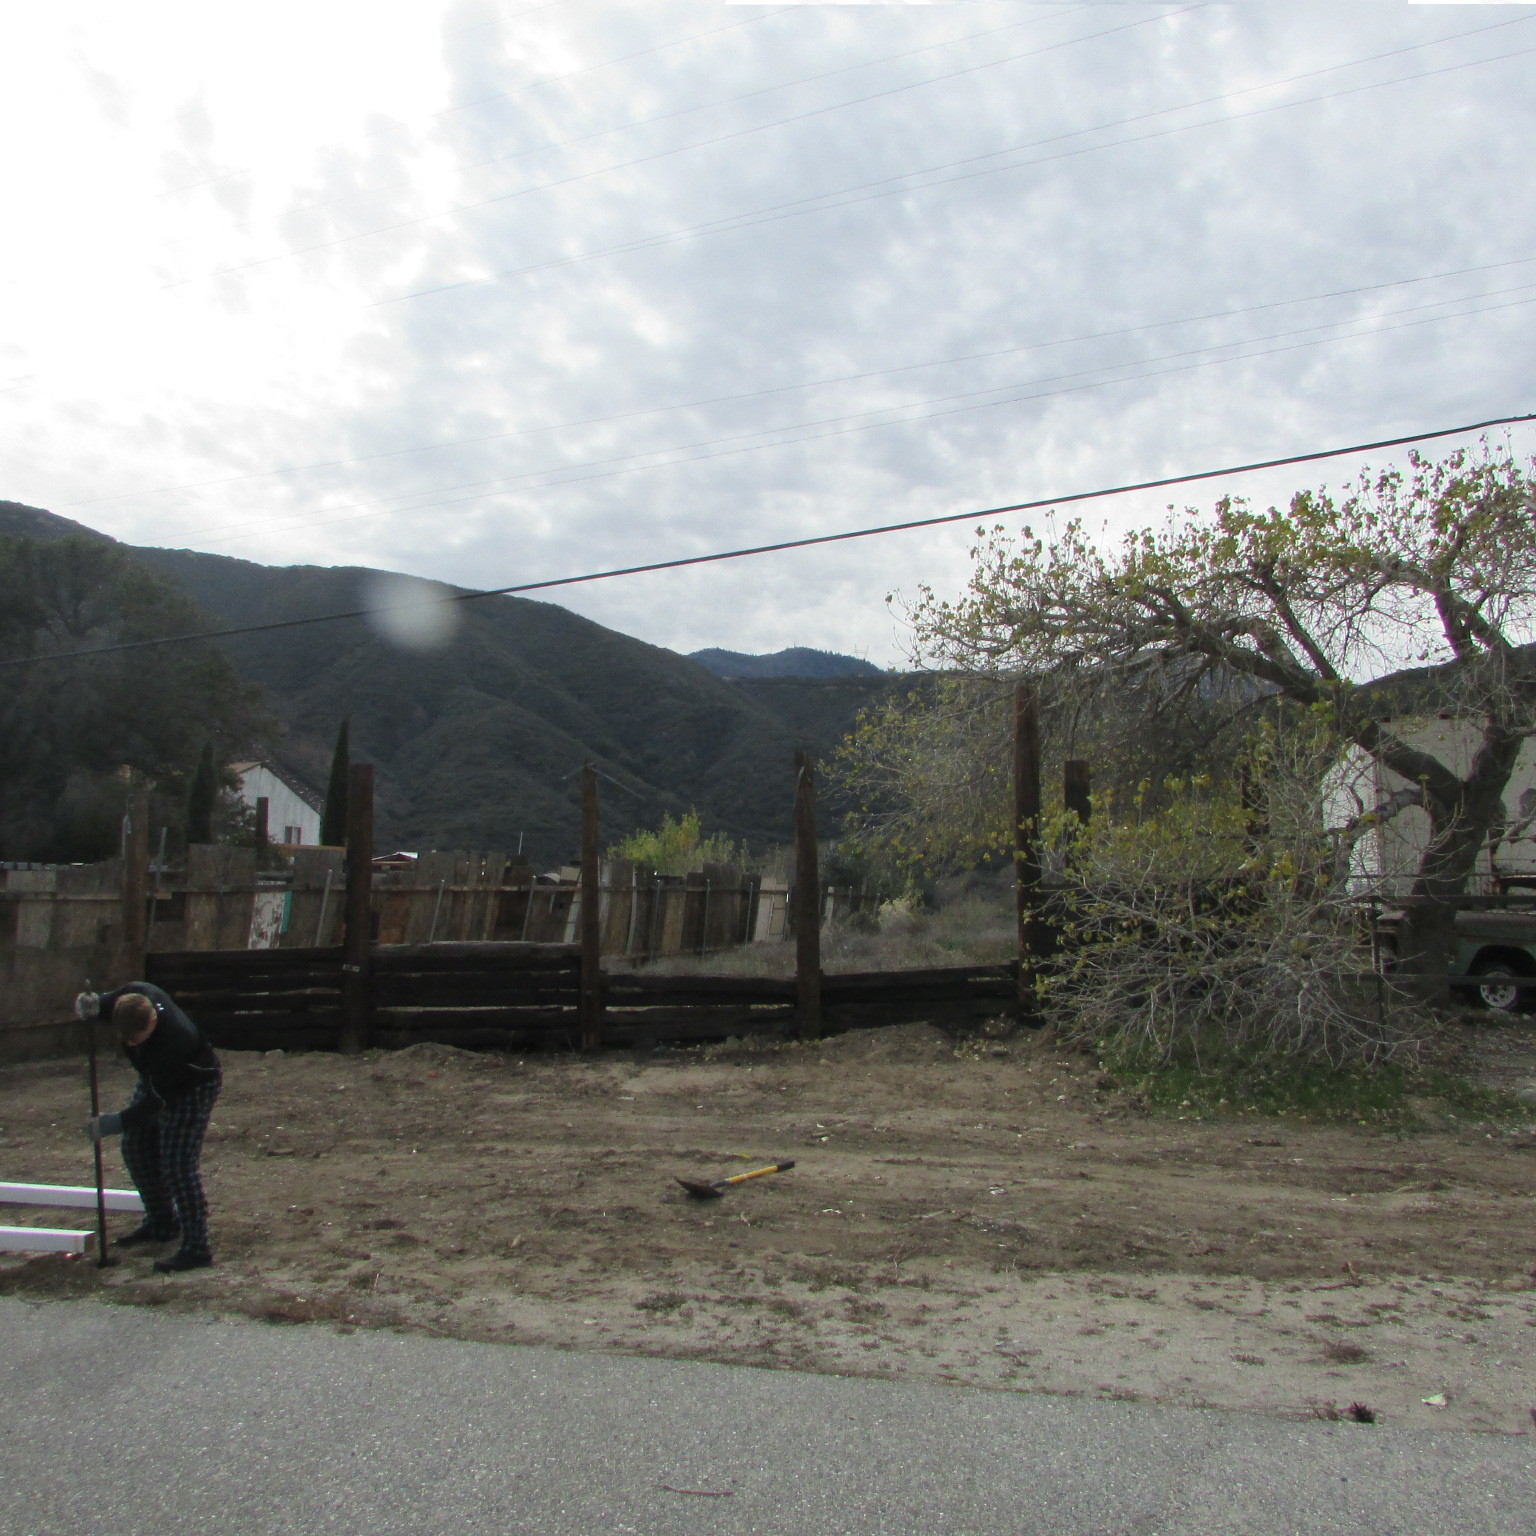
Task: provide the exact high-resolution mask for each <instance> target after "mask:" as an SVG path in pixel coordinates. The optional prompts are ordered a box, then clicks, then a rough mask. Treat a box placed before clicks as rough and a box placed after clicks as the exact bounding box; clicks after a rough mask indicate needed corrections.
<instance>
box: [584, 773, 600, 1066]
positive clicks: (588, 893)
mask: <svg viewBox="0 0 1536 1536" xmlns="http://www.w3.org/2000/svg"><path fill="white" fill-rule="evenodd" d="M597 845H598V807H597V770H596V769H595V768H594V767H593V766H592V764H591V763H588V764H587V765H586V767H584V768H583V769H582V770H581V934H580V939H581V1000H580V1005H579V1007H580V1015H581V1025H580V1027H581V1048H582V1050H584V1051H595V1050H597V1049H598V1048H599V1047H600V1046H601V1045H602V1043H603V959H602V943H603V927H602V900H603V893H602V890H601V889H600V887H599V882H598V873H599V870H598V860H597Z"/></svg>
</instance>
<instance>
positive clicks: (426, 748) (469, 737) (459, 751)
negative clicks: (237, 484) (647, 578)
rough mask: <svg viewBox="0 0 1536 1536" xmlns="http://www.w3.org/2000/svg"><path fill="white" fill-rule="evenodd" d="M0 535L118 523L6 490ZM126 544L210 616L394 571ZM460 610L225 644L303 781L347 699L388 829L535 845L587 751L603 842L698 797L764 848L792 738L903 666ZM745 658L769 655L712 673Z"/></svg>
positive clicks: (773, 835)
mask: <svg viewBox="0 0 1536 1536" xmlns="http://www.w3.org/2000/svg"><path fill="white" fill-rule="evenodd" d="M0 534H11V535H19V536H26V537H31V538H43V539H56V538H60V537H64V536H66V535H71V534H73V535H76V536H80V537H87V538H106V537H107V535H105V534H101V533H99V532H97V531H96V530H93V529H90V528H88V527H86V526H84V525H83V524H80V523H76V522H73V521H71V520H70V519H68V518H62V517H58V516H57V515H55V514H53V513H50V512H46V511H43V510H42V509H40V508H35V507H27V506H23V505H21V504H20V503H16V502H0ZM125 547H127V548H128V549H129V551H130V552H131V553H132V555H133V556H134V557H135V558H136V559H138V560H140V561H141V562H143V564H145V565H146V566H148V567H149V568H151V569H152V570H154V571H156V572H157V573H159V574H160V575H161V576H163V577H166V578H168V579H169V580H171V581H173V582H175V583H176V584H177V585H178V586H179V587H181V588H182V589H183V590H184V591H185V592H186V593H187V594H188V595H189V596H191V597H192V598H193V599H194V601H196V602H197V604H198V605H199V606H200V607H201V608H202V610H203V611H204V613H205V614H207V615H209V616H210V619H211V627H215V628H219V629H224V628H238V627H241V626H244V625H254V624H268V623H274V622H276V623H282V622H286V621H292V620H295V619H304V618H309V617H311V616H315V615H321V614H329V613H355V612H357V611H358V610H360V609H367V608H368V607H370V606H371V605H372V604H373V603H375V602H376V601H377V599H376V596H375V594H376V593H377V591H378V589H379V584H380V582H381V580H385V581H387V580H388V579H389V578H387V577H386V576H384V574H383V573H380V572H377V571H373V570H369V569H367V568H364V567H329V568H328V567H319V566H282V567H276V566H266V565H259V564H256V563H254V562H252V561H247V560H237V559H232V558H230V557H228V556H224V555H209V554H201V553H198V552H196V551H192V550H177V549H160V548H154V547H147V546H125ZM442 590H445V591H447V592H451V591H453V590H454V589H442ZM448 609H449V610H450V611H451V612H453V613H455V614H456V617H457V620H458V622H457V626H456V629H455V630H454V632H453V634H452V635H451V637H450V638H448V639H446V640H445V641H444V642H443V643H442V644H441V645H440V646H438V647H437V648H434V649H420V650H415V649H410V648H407V647H403V646H401V645H398V644H393V643H391V642H390V641H388V640H386V639H384V638H383V637H382V636H381V634H380V633H379V631H378V630H377V629H376V628H375V626H374V624H373V623H371V622H370V621H369V620H368V619H366V618H359V617H353V618H346V619H339V620H335V621H333V622H328V623H322V624H310V625H302V626H299V627H294V628H288V629H278V630H269V631H267V632H265V633H261V634H252V635H241V636H232V637H229V638H226V639H224V640H222V641H221V642H220V643H221V644H222V646H223V647H224V649H225V651H226V653H227V654H228V656H229V657H230V659H231V661H232V662H233V663H234V665H235V667H236V668H237V669H238V671H239V672H240V673H241V674H242V676H244V677H245V678H247V679H248V680H250V681H252V682H255V683H258V684H259V685H260V686H261V687H262V689H263V690H264V692H265V695H266V700H267V705H268V708H269V710H270V711H271V712H272V714H273V715H274V716H275V717H276V718H277V719H278V720H279V721H280V722H281V726H282V733H281V735H280V737H279V738H278V739H277V740H275V741H274V742H272V743H271V744H270V749H269V753H270V756H271V757H272V758H273V759H274V761H275V762H276V763H277V764H278V765H279V766H283V767H286V768H288V769H289V770H290V771H291V772H293V773H295V774H296V775H297V776H299V777H300V778H302V779H304V780H306V781H308V783H310V784H311V785H314V786H320V785H323V784H324V782H325V777H326V773H327V770H328V767H329V762H330V755H331V750H332V747H333V744H334V741H335V737H336V731H337V727H338V725H339V723H340V721H341V720H342V718H343V717H345V716H350V717H351V721H352V726H351V744H352V755H353V759H354V760H355V761H359V760H366V761H371V762H373V763H374V764H375V769H376V806H377V809H376V815H377V832H376V842H377V845H378V846H379V847H381V848H383V847H399V848H412V849H419V848H463V847H478V848H497V847H499V848H515V847H516V846H517V845H518V842H519V838H521V839H522V842H523V846H524V850H525V852H526V853H527V854H528V855H529V857H530V858H531V859H532V860H533V861H534V862H535V863H536V864H549V863H559V862H567V861H569V860H570V859H571V858H572V857H573V856H574V854H575V851H576V847H577V840H578V833H579V826H580V812H579V803H578V797H579V785H578V777H579V770H580V768H581V766H582V764H583V763H584V762H587V761H592V762H594V763H595V764H596V765H597V767H598V769H599V771H600V773H601V774H602V775H603V778H602V780H600V796H601V799H602V801H603V823H604V840H605V841H611V840H613V839H614V838H616V837H618V836H620V835H622V834H623V833H625V832H628V831H630V830H633V829H635V828H637V827H644V826H654V825H656V824H657V823H659V821H660V819H661V817H662V816H663V815H664V814H667V813H670V814H673V815H676V814H678V813H680V812H683V811H686V810H688V809H690V808H691V809H695V810H697V811H698V812H699V814H700V817H701V818H702V821H703V825H704V829H705V831H706V832H717V831H718V832H724V833H726V834H728V835H729V836H731V837H732V838H734V839H736V840H737V841H740V842H744V843H746V844H748V845H749V846H752V847H754V848H761V847H763V846H765V845H769V844H773V843H779V842H783V841H786V840H787V839H788V838H789V837H790V834H791V810H792V804H793V795H794V770H793V759H794V753H795V751H796V750H797V749H799V748H807V749H809V750H811V751H812V752H814V753H815V754H816V755H817V756H818V757H822V758H825V757H826V756H827V755H829V754H830V753H831V752H832V751H833V750H834V749H835V747H836V745H837V743H838V742H839V741H840V740H841V739H842V738H843V736H845V735H846V734H847V732H848V731H849V730H850V729H851V728H852V726H853V724H854V722H855V720H856V718H857V715H858V713H859V711H860V710H861V709H863V708H865V707H867V706H869V705H872V704H874V703H877V702H878V701H879V700H880V699H882V698H883V697H885V696H886V695H887V694H888V693H889V692H890V691H892V690H893V689H895V688H897V687H900V686H903V683H904V680H903V679H902V678H901V677H900V676H899V675H898V674H893V673H882V672H880V671H879V670H878V669H877V668H874V667H872V666H870V665H869V664H868V663H865V662H859V661H858V660H857V659H856V658H853V657H835V656H832V655H831V654H830V653H827V652H818V651H808V650H804V649H794V650H790V651H786V652H780V653H779V654H778V656H776V657H767V658H764V657H742V656H740V655H739V653H734V652H708V653H705V657H707V658H708V660H707V661H706V660H705V659H702V658H690V657H687V656H681V655H679V654H677V653H676V652H674V651H669V650H666V649H664V648H663V647H660V646H655V645H649V644H646V643H645V642H644V641H641V640H636V639H634V638H632V637H630V636H628V635H623V634H619V633H617V632H616V631H614V630H611V629H606V628H604V627H603V626H602V625H600V624H596V623H593V622H592V621H591V620H589V619H584V618H581V617H579V616H578V615H576V614H574V613H571V612H569V611H568V610H566V609H564V608H560V607H558V606H556V605H555V604H552V603H542V602H533V601H529V600H527V599H525V598H514V597H493V598H486V599H482V600H478V601H474V602H466V603H452V604H449V605H448ZM800 656H805V657H808V658H810V662H809V663H807V664H808V665H813V666H814V667H816V668H817V669H818V670H816V671H815V672H813V673H811V675H809V676H789V675H784V674H783V672H782V671H781V670H780V669H781V668H782V667H783V666H785V665H788V666H791V667H792V666H794V665H795V662H794V661H793V660H789V661H788V662H787V663H786V660H785V658H797V657H800ZM721 657H725V658H728V660H727V661H725V662H721V661H720V659H719V658H721ZM742 662H744V663H767V664H769V665H768V666H767V667H765V668H763V669H761V670H759V671H758V672H757V674H756V675H752V674H751V669H750V668H746V669H744V670H743V671H742V672H734V673H732V675H729V676H721V675H718V674H719V671H720V670H721V668H722V667H734V666H736V665H738V664H739V663H742ZM822 811H823V817H822V820H823V829H824V831H826V832H830V831H832V830H833V828H834V826H835V822H836V818H837V807H836V805H835V803H833V802H832V801H831V800H830V799H826V798H824V799H823V802H822Z"/></svg>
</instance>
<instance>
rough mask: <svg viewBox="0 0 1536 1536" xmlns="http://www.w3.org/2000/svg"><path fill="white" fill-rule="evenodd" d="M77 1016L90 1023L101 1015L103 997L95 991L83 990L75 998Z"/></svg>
mask: <svg viewBox="0 0 1536 1536" xmlns="http://www.w3.org/2000/svg"><path fill="white" fill-rule="evenodd" d="M75 1017H76V1018H77V1019H84V1020H85V1021H86V1022H87V1023H89V1022H90V1021H91V1020H92V1019H99V1018H100V1017H101V998H100V996H99V995H98V994H97V993H95V992H82V993H81V994H80V995H79V997H77V998H76V999H75Z"/></svg>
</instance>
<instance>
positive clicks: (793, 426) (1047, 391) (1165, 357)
mask: <svg viewBox="0 0 1536 1536" xmlns="http://www.w3.org/2000/svg"><path fill="white" fill-rule="evenodd" d="M1532 287H1536V284H1531V283H1523V284H1520V285H1519V286H1517V287H1513V288H1506V289H1497V290H1495V291H1494V293H1491V294H1481V295H1477V296H1476V297H1479V298H1495V297H1498V296H1500V295H1502V294H1505V293H1528V292H1529V291H1530V290H1531V288H1532ZM1462 302H1465V301H1463V300H1459V299H1439V300H1436V301H1434V302H1433V303H1430V304H1417V305H1412V306H1410V307H1409V308H1407V309H1401V310H1394V311H1390V312H1389V314H1392V315H1404V314H1409V315H1412V314H1417V313H1418V312H1419V311H1420V310H1423V309H1434V308H1438V307H1440V306H1442V305H1445V304H1456V303H1462ZM1533 302H1536V300H1533V299H1529V298H1525V299H1512V300H1509V301H1508V302H1506V303H1503V304H1485V305H1483V306H1482V307H1481V308H1479V309H1468V310H1461V311H1456V312H1453V313H1451V314H1445V315H1430V316H1426V317H1422V318H1419V319H1413V320H1399V321H1398V322H1397V323H1396V324H1393V325H1377V326H1374V327H1372V328H1371V329H1370V330H1365V331H1355V332H1351V333H1349V334H1346V335H1343V336H1323V337H1317V338H1315V339H1314V340H1311V341H1300V342H1290V344H1289V345H1286V346H1278V347H1261V346H1259V345H1258V344H1259V343H1262V342H1266V341H1289V339H1290V338H1291V337H1293V336H1304V335H1308V334H1309V333H1311V332H1313V331H1320V330H1331V329H1334V328H1335V327H1337V326H1340V325H1348V324H1350V323H1351V321H1350V320H1335V321H1330V322H1328V323H1326V324H1324V325H1314V326H1302V327H1299V328H1297V329H1295V330H1290V331H1277V332H1272V333H1271V334H1270V335H1268V336H1254V337H1247V338H1244V339H1242V340H1239V341H1226V342H1216V343H1213V344H1212V345H1210V346H1206V347H1193V348H1190V349H1188V350H1186V351H1182V352H1168V353H1164V354H1162V356H1160V357H1154V358H1143V359H1137V360H1133V361H1132V362H1128V363H1105V364H1102V365H1100V366H1099V367H1098V368H1091V369H1081V370H1079V371H1077V372H1075V373H1067V374H1058V375H1056V376H1054V377H1053V378H1046V379H1032V380H1028V381H1025V383H1026V385H1027V387H1026V388H1025V392H1024V393H1022V394H1003V392H1004V391H1006V390H1014V389H1018V388H1020V384H1019V383H1017V382H1016V383H1014V384H997V385H992V386H990V387H989V388H987V389H980V390H971V391H968V392H966V393H963V394H958V395H945V396H941V397H938V398H935V399H929V400H917V401H911V402H909V403H907V404H905V405H892V406H883V407H880V408H878V409H876V410H873V411H862V412H856V413H854V414H851V415H847V416H830V417H825V418H822V419H821V420H814V421H801V422H791V423H789V424H787V425H785V426H782V427H766V428H761V429H759V430H757V431H754V432H744V433H736V434H734V435H733V436H729V437H717V438H708V439H705V440H704V441H701V442H694V443H682V444H674V445H673V446H671V447H665V448H652V449H647V450H645V451H643V452H641V453H631V454H621V455H619V456H618V457H616V458H612V459H597V460H588V461H587V462H586V463H584V464H555V465H550V466H548V467H546V468H543V469H535V470H527V471H525V472H524V473H523V474H520V475H512V476H504V477H501V478H499V479H495V480H480V481H461V482H460V483H459V484H457V485H450V486H443V487H441V488H440V489H439V490H438V491H429V492H426V493H424V494H427V495H432V496H441V495H442V493H443V492H444V491H461V490H469V491H474V492H475V493H476V494H475V495H472V496H456V497H453V498H451V499H449V500H436V501H425V502H420V501H419V502H415V503H413V504H412V505H409V506H395V507H391V506H389V505H388V503H390V502H406V501H409V500H410V498H411V497H412V496H415V495H420V494H423V493H421V492H405V493H402V494H401V495H397V496H383V497H378V498H375V499H374V500H373V501H371V502H367V501H365V502H353V503H351V504H350V506H348V505H343V506H340V507H334V508H331V509H330V510H332V511H339V512H346V511H351V513H352V515H351V516H348V517H326V518H323V519H321V520H319V521H313V522H304V521H298V522H294V521H289V520H283V519H276V520H271V521H268V522H266V523H257V524H253V523H249V522H247V523H240V524H229V525H227V527H228V528H230V529H236V530H238V532H233V533H229V534H228V536H227V537H225V538H223V539H219V538H214V537H212V535H215V534H220V533H224V532H225V529H221V528H213V529H209V530H206V531H205V533H204V534H203V540H204V542H206V543H227V542H230V540H231V539H234V538H241V537H245V536H247V535H248V534H250V533H253V532H273V531H281V532H295V531H303V532H307V531H309V530H311V529H315V528H328V527H332V526H334V525H335V524H337V523H350V522H359V521H361V520H362V519H364V518H368V517H381V516H390V515H392V514H395V513H400V512H407V513H411V512H425V511H433V510H436V509H437V508H440V507H447V506H454V505H457V504H459V503H462V502H466V501H477V500H479V499H480V498H481V497H482V496H488V495H503V494H509V493H511V492H512V491H513V490H515V489H518V488H520V487H519V482H526V481H529V480H535V479H538V478H539V477H540V476H544V475H552V476H553V475H563V476H565V478H563V479H551V480H548V481H546V482H545V483H544V484H543V485H540V486H533V487H526V488H527V489H534V490H548V489H552V488H554V487H557V486H566V485H579V484H581V483H583V482H585V481H588V480H605V479H611V478H613V477H616V476H618V475H629V474H637V473H640V472H642V471H645V470H652V469H667V468H672V467H674V466H677V465H681V464H700V463H705V462H707V461H708V460H711V459H719V458H733V457H736V456H737V455H740V454H744V453H760V452H764V451H766V450H768V449H771V448H791V447H796V446H799V445H800V444H802V443H813V442H823V441H825V440H826V439H828V438H832V437H846V436H850V435H852V434H854V433H857V432H871V431H876V430H879V429H881V428H884V427H900V426H907V425H910V424H912V423H915V422H921V421H932V420H934V419H935V418H937V417H941V416H955V415H960V414H962V413H964V412H967V411H979V410H992V409H995V408H996V407H998V406H1003V405H1015V404H1018V403H1019V402H1021V401H1025V400H1040V399H1046V398H1050V397H1054V396H1059V395H1067V394H1074V393H1077V392H1079V391H1081V390H1086V389H1103V388H1106V387H1108V386H1109V385H1112V384H1130V383H1136V382H1138V381H1140V380H1142V379H1148V378H1163V377H1166V376H1167V375H1169V374H1173V373H1188V372H1191V371H1193V370H1195V369H1199V368H1209V367H1215V366H1219V365H1221V364H1223V363H1233V362H1246V361H1249V360H1251V359H1253V358H1257V357H1272V356H1274V355H1276V354H1278V353H1281V352H1294V351H1298V350H1301V349H1303V348H1306V347H1315V346H1331V345H1333V344H1334V343H1336V342H1340V341H1357V340H1363V339H1365V338H1367V337H1371V336H1378V335H1383V334H1386V333H1388V332H1391V331H1395V330H1404V329H1407V328H1410V327H1413V326H1419V325H1433V324H1437V323H1439V322H1440V321H1442V320H1462V319H1470V318H1472V317H1474V316H1477V315H1482V314H1489V313H1492V312H1494V311H1497V310H1502V309H1512V308H1517V307H1520V306H1523V305H1526V304H1530V303H1533ZM1234 347H1248V348H1251V349H1256V350H1249V351H1246V352H1238V353H1235V354H1234V355H1233V356H1230V357H1202V354H1203V353H1207V352H1220V351H1226V350H1228V349H1231V348H1234ZM1191 357H1193V358H1196V359H1199V360H1198V361H1195V362H1186V361H1184V359H1187V358H1191ZM1148 363H1166V364H1170V365H1171V366H1168V367H1148V366H1146V365H1147V364H1148ZM1129 368H1137V369H1138V370H1139V371H1137V372H1132V373H1123V372H1122V376H1121V377H1118V378H1107V379H1094V380H1091V382H1088V383H1081V384H1068V383H1065V382H1064V381H1066V380H1069V379H1082V378H1084V377H1086V376H1089V375H1092V374H1095V373H1104V372H1106V371H1116V370H1122V371H1123V370H1125V369H1129ZM1037 385H1060V386H1061V387H1059V388H1043V389H1042V388H1037V387H1035V386H1037ZM992 394H1003V398H1002V399H1000V400H984V401H979V402H976V403H974V404H955V403H954V402H956V401H970V400H973V399H974V397H975V396H976V395H992ZM924 406H935V407H943V409H934V410H922V409H921V408H922V407H924ZM914 410H916V411H919V414H917V415H907V416H901V417H897V418H896V419H894V420H891V421H866V420H863V419H862V418H863V417H867V416H881V415H888V414H889V413H891V412H893V411H914ZM847 422H854V423H856V424H855V425H852V426H848V425H844V423H847ZM819 427H826V428H830V429H831V430H829V431H814V430H812V431H808V430H807V429H813V428H819ZM785 432H800V433H802V434H803V435H802V436H799V437H787V438H784V439H783V440H782V441H779V442H747V443H746V446H739V447H727V446H725V445H727V444H740V443H742V442H743V440H744V439H750V438H754V437H764V436H767V435H768V434H770V433H785ZM701 448H702V449H709V448H715V449H719V452H716V453H695V452H692V451H691V450H694V449H701ZM684 453H686V454H688V455H689V456H688V457H686V458H670V459H669V458H658V459H657V461H656V462H655V463H652V464H643V463H642V464H633V463H629V461H630V460H632V459H643V458H650V457H654V456H656V455H659V454H684ZM615 465H624V466H626V467H624V468H614V467H612V466H615ZM583 469H585V470H593V471H595V473H592V474H572V473H570V471H573V470H583ZM368 506H372V507H375V508H376V510H374V511H371V512H361V511H356V510H354V509H356V508H358V507H368ZM300 515H301V516H302V514H300Z"/></svg>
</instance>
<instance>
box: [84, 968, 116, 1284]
mask: <svg viewBox="0 0 1536 1536" xmlns="http://www.w3.org/2000/svg"><path fill="white" fill-rule="evenodd" d="M85 990H86V991H87V992H89V991H90V990H91V984H90V982H89V981H87V982H86V984H85ZM97 1024H98V1020H96V1019H89V1020H87V1021H86V1026H85V1030H86V1035H85V1038H86V1050H87V1051H88V1052H89V1055H90V1061H91V1119H93V1120H94V1119H95V1118H96V1117H97V1115H99V1114H100V1113H101V1084H100V1081H99V1078H98V1075H97V1071H96V1028H97ZM93 1150H94V1153H95V1159H96V1268H97V1269H106V1268H108V1267H109V1266H110V1265H111V1264H112V1262H113V1261H112V1259H111V1258H109V1257H108V1255H107V1189H106V1184H107V1176H106V1171H105V1169H103V1167H102V1165H101V1138H100V1137H99V1136H97V1137H94V1138H93Z"/></svg>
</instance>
